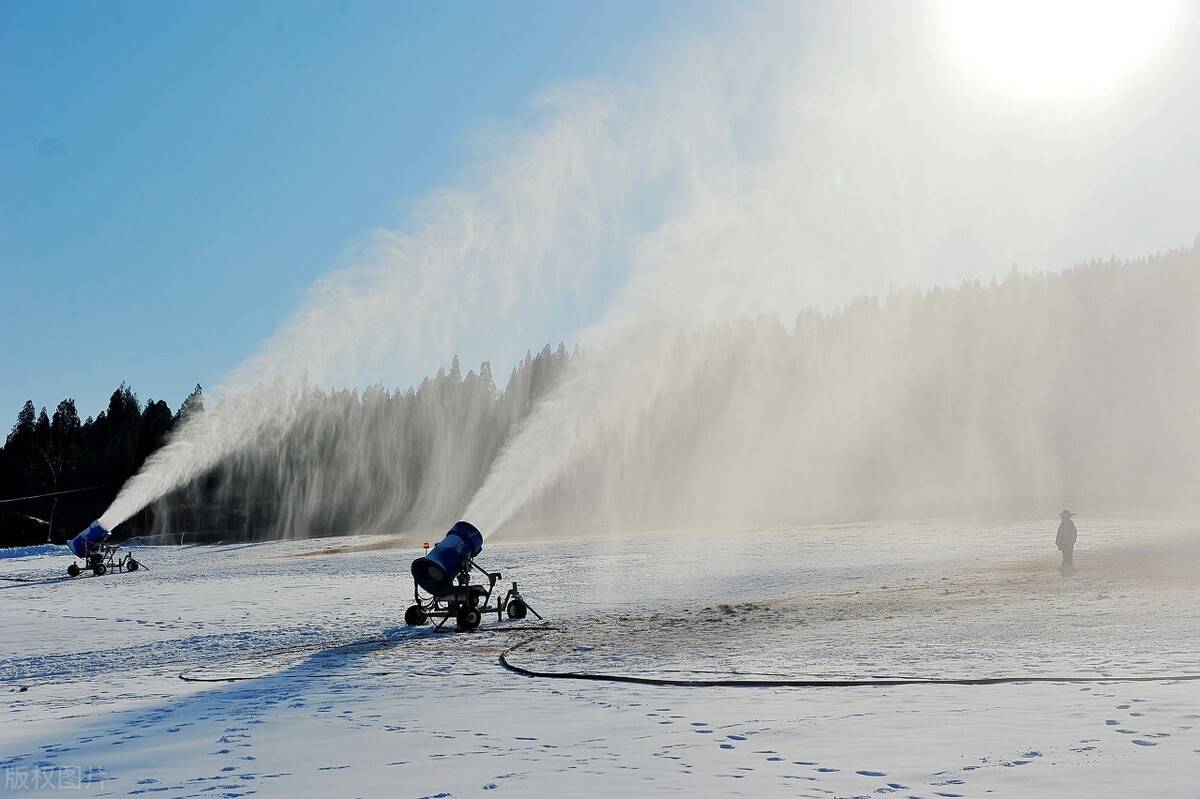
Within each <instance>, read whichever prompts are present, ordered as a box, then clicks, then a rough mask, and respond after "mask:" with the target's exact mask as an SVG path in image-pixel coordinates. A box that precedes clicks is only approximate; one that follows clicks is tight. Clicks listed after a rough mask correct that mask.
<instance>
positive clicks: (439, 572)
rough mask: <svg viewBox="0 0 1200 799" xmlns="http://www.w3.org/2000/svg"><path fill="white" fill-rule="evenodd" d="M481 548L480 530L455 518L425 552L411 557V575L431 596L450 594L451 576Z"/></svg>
mask: <svg viewBox="0 0 1200 799" xmlns="http://www.w3.org/2000/svg"><path fill="white" fill-rule="evenodd" d="M482 551H483V534H482V533H480V532H479V530H477V529H476V528H475V525H473V524H471V523H470V522H458V523H457V524H455V525H454V526H453V527H451V528H450V532H448V533H446V537H445V538H443V539H442V540H441V541H440V542H438V545H437V546H435V547H434V548H433V549H431V550H429V554H428V555H426V556H425V557H423V558H417V559H416V560H414V561H413V564H412V574H413V579H414V580H416V581H417V585H419V586H420V587H421V588H423V589H425V590H426V591H427V592H428V593H430V594H433V595H434V596H435V597H443V596H446V595H448V594H451V593H453V592H454V580H455V578H456V577H458V575H459V573H460V572H462V571H465V570H466V569H468V568H470V560H471V558H473V557H475V556H476V555H478V554H479V553H480V552H482Z"/></svg>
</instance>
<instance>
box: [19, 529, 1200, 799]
mask: <svg viewBox="0 0 1200 799" xmlns="http://www.w3.org/2000/svg"><path fill="white" fill-rule="evenodd" d="M1054 527H1055V523H1054V520H1053V519H1050V520H1048V521H1036V522H1034V521H1025V522H1004V523H997V522H993V523H980V522H964V521H929V522H923V523H903V524H899V523H886V524H885V523H878V524H865V525H830V526H817V527H805V528H796V529H774V530H749V531H734V530H731V531H729V532H728V533H727V534H725V535H705V536H702V537H690V536H685V535H682V534H679V533H673V534H669V535H662V536H649V535H638V536H629V537H605V538H602V539H593V540H588V541H582V542H580V541H554V542H551V543H534V542H512V543H510V542H504V541H499V540H498V541H489V542H488V543H487V545H486V548H485V550H484V553H483V555H482V556H481V558H480V561H481V562H482V563H483V564H484V565H485V566H487V567H488V568H492V569H496V570H500V571H503V572H504V574H505V577H506V578H507V579H516V580H518V581H519V582H520V585H521V588H522V591H523V593H524V594H525V596H526V597H527V598H528V600H529V601H530V603H531V604H532V605H533V607H534V608H536V609H537V610H539V611H541V612H542V613H543V614H544V615H545V616H546V617H547V619H548V620H549V621H550V622H551V623H552V624H553V625H554V626H555V627H556V628H557V629H556V630H554V631H552V632H550V633H548V634H546V635H545V636H544V637H542V638H540V639H539V640H537V641H536V642H534V643H532V644H531V645H530V646H529V647H527V648H522V649H519V650H518V651H517V652H515V653H514V654H513V655H512V656H511V659H512V661H513V662H514V663H517V664H520V665H524V666H527V667H530V668H534V669H538V670H554V671H560V670H574V671H589V672H600V671H603V672H611V673H621V674H636V675H661V676H669V677H721V676H744V677H760V678H762V677H767V676H774V675H780V676H786V677H806V676H839V677H842V676H872V675H885V674H892V675H913V676H990V675H1054V676H1067V675H1075V676H1108V677H1118V676H1125V675H1144V674H1155V675H1157V674H1165V675H1170V674H1176V675H1182V674H1200V654H1197V653H1198V652H1200V618H1198V616H1197V613H1196V600H1197V599H1198V598H1200V576H1198V575H1200V535H1197V530H1196V528H1195V526H1194V525H1187V524H1178V523H1165V522H1153V523H1152V522H1148V521H1145V520H1140V521H1139V520H1130V519H1115V518H1110V519H1088V518H1086V517H1084V518H1080V519H1079V527H1080V545H1079V548H1078V549H1077V552H1076V563H1077V568H1078V573H1077V574H1076V576H1074V577H1072V578H1069V579H1065V578H1063V577H1062V576H1061V575H1059V574H1058V573H1057V571H1056V566H1057V552H1056V551H1055V550H1054V547H1053V533H1054ZM395 540H397V539H379V538H367V537H358V538H350V539H336V540H321V541H298V542H281V543H271V544H257V545H232V546H214V547H144V548H139V549H138V550H137V554H138V557H139V559H140V560H142V561H144V562H145V563H146V564H147V566H148V567H149V569H148V570H145V571H139V572H136V573H133V574H118V575H110V576H106V577H102V578H93V577H90V576H84V577H81V578H78V579H75V580H68V579H65V578H61V579H60V577H59V575H61V574H63V572H64V570H65V568H66V565H67V564H68V563H69V562H70V558H69V557H68V556H66V555H65V553H63V552H62V551H61V550H54V549H51V550H46V549H35V550H30V551H26V552H22V553H11V552H10V553H9V554H10V555H15V556H13V557H0V634H2V640H3V648H0V692H3V693H4V698H5V700H6V701H5V703H4V705H3V707H2V708H0V720H2V722H3V723H0V785H2V787H0V793H2V794H3V795H5V796H10V795H11V796H19V795H23V794H26V793H42V792H51V791H57V790H61V789H79V791H80V792H82V793H84V794H86V795H89V796H92V795H94V796H138V795H152V796H201V797H207V796H219V797H226V796H228V797H233V796H246V795H252V794H258V795H260V796H289V797H290V796H400V797H422V796H443V797H446V796H454V797H460V796H476V795H488V796H490V795H493V793H492V792H498V793H507V794H509V795H519V796H555V797H558V796H590V797H596V796H613V795H624V796H630V797H632V796H647V795H658V794H676V795H683V796H695V795H710V796H718V795H720V796H724V795H730V796H763V795H785V796H860V795H861V796H867V795H870V796H874V795H883V794H892V795H896V796H922V797H934V796H942V797H953V796H981V795H985V794H991V795H994V796H1055V797H1057V796H1079V797H1095V796H1151V795H1152V796H1186V797H1196V796H1200V682H1184V681H1178V680H1170V679H1164V680H1162V681H1156V682H1148V683H1146V682H1143V683H1122V682H1102V683H1095V684H1067V683H1054V682H1050V683H1018V684H1008V685H999V686H988V687H978V686H976V687H965V686H916V687H913V686H909V687H881V686H873V687H866V688H744V687H741V688H681V687H648V686H632V685H621V684H610V683H597V682H581V681H566V680H545V679H530V678H526V677H521V676H518V675H516V674H513V673H511V672H508V671H505V670H503V669H502V668H500V667H499V666H498V665H497V656H498V654H499V653H500V652H501V651H502V650H503V649H504V648H506V647H507V646H509V645H511V644H513V643H516V642H518V641H521V640H523V639H524V638H526V637H528V636H529V635H530V633H528V632H523V631H519V630H514V629H512V628H513V627H514V626H516V625H515V623H513V622H504V623H500V624H497V623H496V622H495V621H492V622H489V623H488V624H486V625H485V627H486V628H490V629H491V630H493V631H490V632H484V631H480V632H478V633H474V634H457V633H446V632H434V631H432V630H430V629H427V628H422V629H409V628H405V627H404V624H403V618H402V617H403V612H404V608H405V607H406V606H407V605H408V604H409V601H410V599H411V591H412V587H411V586H412V584H411V580H410V579H409V577H408V564H409V562H410V561H411V560H412V558H413V557H415V556H416V555H417V554H419V551H420V550H419V542H416V541H413V540H410V539H404V538H400V539H399V540H400V542H401V543H402V544H403V546H401V547H400V548H384V547H382V544H383V543H385V542H386V541H395ZM314 553H315V554H314ZM16 580H32V582H20V581H16ZM529 621H532V620H527V622H524V623H522V625H523V626H524V625H527V624H528V623H529ZM338 644H345V645H344V646H340V647H339V646H337V645H338ZM181 674H184V675H185V676H188V677H191V678H193V679H201V680H220V679H224V678H229V677H237V678H239V679H238V680H237V681H233V682H188V681H185V680H182V679H180V675H181Z"/></svg>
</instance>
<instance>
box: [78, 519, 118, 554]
mask: <svg viewBox="0 0 1200 799" xmlns="http://www.w3.org/2000/svg"><path fill="white" fill-rule="evenodd" d="M108 536H109V532H108V530H105V529H104V528H103V527H101V526H100V522H92V523H91V524H89V525H88V528H87V529H86V530H84V531H83V532H82V533H80V534H79V535H77V536H75V537H74V538H72V539H71V541H70V543H69V544H68V546H70V547H71V551H72V552H74V553H75V557H77V558H86V557H87V556H88V553H89V552H91V551H92V550H93V549H95V548H96V547H97V546H98V545H99V544H100V542H101V541H103V540H104V539H106V538H108Z"/></svg>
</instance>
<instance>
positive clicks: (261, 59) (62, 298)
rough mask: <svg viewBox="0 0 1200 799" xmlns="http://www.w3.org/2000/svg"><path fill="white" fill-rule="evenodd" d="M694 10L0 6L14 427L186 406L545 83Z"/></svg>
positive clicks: (2, 284)
mask: <svg viewBox="0 0 1200 799" xmlns="http://www.w3.org/2000/svg"><path fill="white" fill-rule="evenodd" d="M703 14H704V12H703V11H702V9H701V7H700V6H699V5H696V4H692V3H674V2H657V3H652V4H643V3H634V2H629V3H618V4H610V5H608V6H606V7H605V8H604V9H603V11H600V10H598V7H597V6H595V5H594V4H584V3H555V2H544V3H527V2H521V3H508V2H506V3H479V4H466V3H420V4H417V3H364V2H357V1H355V0H349V1H348V2H328V3H324V2H322V3H244V2H237V3H221V2H204V3H199V2H187V3H184V2H166V3H151V2H133V3H52V2H28V3H25V2H19V3H13V2H8V3H5V4H3V5H0V108H3V109H4V110H3V112H2V113H3V120H4V124H3V125H0V186H3V189H2V190H0V338H2V340H3V341H4V342H5V346H4V348H3V356H2V359H0V372H2V373H3V375H4V379H3V381H0V425H3V426H5V427H7V425H8V424H9V423H10V420H11V419H13V418H15V416H16V413H17V410H18V409H19V408H20V406H21V404H22V403H24V401H25V400H26V399H32V400H33V401H34V403H35V404H36V405H37V406H39V407H40V406H43V405H45V406H48V407H49V408H50V409H51V410H52V409H53V406H54V404H55V403H57V402H58V400H60V399H62V398H64V397H74V398H75V399H76V401H77V404H78V406H79V410H80V414H81V415H82V416H88V415H93V414H95V413H98V412H99V411H100V410H101V409H102V408H103V407H104V404H105V403H106V402H107V397H108V394H109V393H110V392H111V391H112V389H113V388H114V387H115V386H116V384H117V383H119V382H121V381H126V382H128V383H130V384H131V385H132V386H133V387H134V388H135V390H136V391H137V392H138V394H139V396H140V397H141V399H142V400H143V401H145V400H147V399H149V398H155V399H158V398H164V399H166V400H167V401H168V403H169V404H171V405H172V406H173V407H174V406H177V405H178V403H179V402H180V401H181V400H182V398H183V397H184V396H185V395H186V394H187V393H188V391H189V390H190V389H191V387H192V385H193V384H194V383H196V382H201V383H204V384H206V385H207V384H211V383H213V382H214V381H215V380H217V379H218V378H220V377H221V376H222V375H223V374H224V373H226V372H227V371H228V370H229V369H231V368H233V367H234V366H236V365H237V364H238V363H239V362H240V361H242V360H243V359H244V358H245V357H247V356H248V355H250V354H251V353H252V352H253V351H254V350H255V347H256V345H257V344H258V343H259V342H260V341H261V340H262V339H264V338H265V337H266V336H268V335H269V334H270V333H271V332H272V330H274V328H275V327H276V325H277V324H278V323H279V322H280V321H281V320H282V319H283V318H284V317H285V316H286V315H287V314H288V312H289V311H290V310H292V309H293V308H294V307H295V306H296V305H297V303H298V302H299V300H300V299H301V297H302V296H303V293H304V290H305V289H306V288H307V287H308V286H309V284H310V283H311V282H312V281H313V279H314V278H316V277H318V276H320V275H321V274H323V273H324V272H326V271H328V270H329V268H330V267H332V266H335V265H336V264H337V263H338V262H339V258H340V257H341V256H342V255H343V254H344V253H345V252H346V251H347V249H348V248H349V247H351V246H352V245H354V244H355V242H357V241H359V240H360V239H361V237H362V236H363V235H364V234H365V232H366V231H368V230H370V229H371V228H374V227H377V226H381V225H396V224H398V223H400V222H401V220H402V217H403V212H404V209H405V208H406V206H407V205H408V204H410V203H412V202H413V201H415V200H416V199H418V198H420V197H421V196H422V195H423V194H424V193H425V192H427V191H428V190H429V189H431V188H435V187H437V186H439V185H442V184H443V183H445V182H447V181H448V180H450V179H452V178H453V176H454V175H455V173H456V172H457V171H458V170H459V169H461V168H462V167H463V166H464V165H465V164H466V163H467V162H469V160H470V157H471V147H472V139H471V136H472V131H473V130H474V129H476V128H477V127H478V126H480V125H487V124H492V123H494V122H495V121H497V120H500V121H502V122H503V121H506V120H512V119H514V118H519V116H520V114H521V111H522V109H523V108H524V107H525V104H526V102H527V98H529V97H530V96H531V95H534V94H536V93H537V92H538V91H539V90H541V89H543V88H545V87H547V86H552V85H554V84H556V83H560V82H563V81H569V80H573V79H577V78H586V77H590V76H594V75H603V74H613V73H616V74H620V73H621V72H622V71H628V69H629V66H628V64H629V62H628V61H627V60H626V56H627V55H628V54H629V53H631V52H633V51H635V50H636V49H637V48H639V47H640V46H643V45H644V44H645V42H646V41H647V40H649V39H652V38H653V37H657V36H662V35H666V34H668V33H672V32H675V31H678V30H679V29H681V28H684V27H686V26H688V25H700V24H703ZM623 77H626V78H628V77H629V76H628V75H624V76H623ZM563 322H564V320H562V319H559V320H555V323H554V324H555V325H558V326H561V325H562V324H563ZM567 330H569V327H568V328H567ZM563 333H564V330H562V329H557V328H555V327H554V326H551V327H548V328H547V330H546V331H545V336H546V337H547V338H550V337H560V336H561V335H562V334H563ZM538 343H539V342H538V341H530V342H529V345H530V346H531V347H532V346H536V345H538ZM467 365H469V364H467ZM496 366H497V371H498V372H499V373H501V374H503V373H505V372H506V370H507V368H508V367H509V366H510V364H497V365H496ZM464 368H465V367H464Z"/></svg>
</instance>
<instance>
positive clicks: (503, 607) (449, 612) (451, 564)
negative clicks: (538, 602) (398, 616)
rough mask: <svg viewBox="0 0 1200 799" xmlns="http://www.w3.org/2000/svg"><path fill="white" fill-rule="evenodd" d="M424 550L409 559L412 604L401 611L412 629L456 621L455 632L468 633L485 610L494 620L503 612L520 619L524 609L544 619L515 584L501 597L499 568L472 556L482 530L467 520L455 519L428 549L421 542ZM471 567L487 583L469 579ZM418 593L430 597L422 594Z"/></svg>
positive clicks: (479, 545) (479, 548) (479, 544)
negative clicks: (485, 565)
mask: <svg viewBox="0 0 1200 799" xmlns="http://www.w3.org/2000/svg"><path fill="white" fill-rule="evenodd" d="M425 550H426V551H425V556H424V557H421V558H417V559H416V560H414V561H413V562H412V576H413V604H412V605H411V606H410V607H409V608H408V610H407V611H406V612H405V613H404V622H405V624H408V625H409V626H410V627H418V626H420V625H422V624H425V622H427V621H430V620H431V619H438V620H439V621H438V622H437V624H436V625H435V626H436V627H438V628H440V627H441V626H442V625H444V624H445V623H446V622H447V621H449V620H450V619H454V620H455V622H456V623H457V625H458V629H459V630H462V631H463V632H470V631H471V630H474V629H475V628H476V627H478V626H479V623H480V622H481V621H482V620H483V614H485V613H495V614H496V621H500V620H501V619H502V618H503V617H504V614H506V613H507V614H508V617H509V618H510V619H523V618H525V614H526V613H532V614H533V615H535V616H537V617H538V618H539V619H540V618H542V617H541V616H540V615H538V612H537V611H536V610H534V609H533V608H531V607H529V605H528V604H527V603H526V602H525V600H524V599H523V598H522V597H521V593H520V592H519V591H518V590H517V584H516V583H513V584H512V588H510V589H509V590H508V591H507V592H505V594H504V598H503V599H501V598H500V596H499V592H498V591H496V583H497V582H498V581H499V580H500V572H489V571H485V570H484V569H483V568H482V567H480V565H479V564H478V563H476V562H475V560H474V559H475V556H476V555H478V554H479V553H480V552H482V551H483V534H482V533H480V532H479V530H478V529H477V528H476V527H475V525H473V524H471V523H470V522H458V523H457V524H455V525H454V526H453V527H451V528H450V532H448V533H446V537H445V538H443V539H442V540H441V541H440V542H438V545H437V546H435V547H434V548H433V549H432V550H431V549H429V544H425ZM472 569H474V570H475V571H477V572H479V573H480V574H482V575H484V576H485V577H487V585H483V584H482V583H472V582H471V570H472ZM421 591H425V593H427V594H429V596H428V597H423V596H421ZM493 596H495V597H496V599H495V602H493V601H492V597H493Z"/></svg>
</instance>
